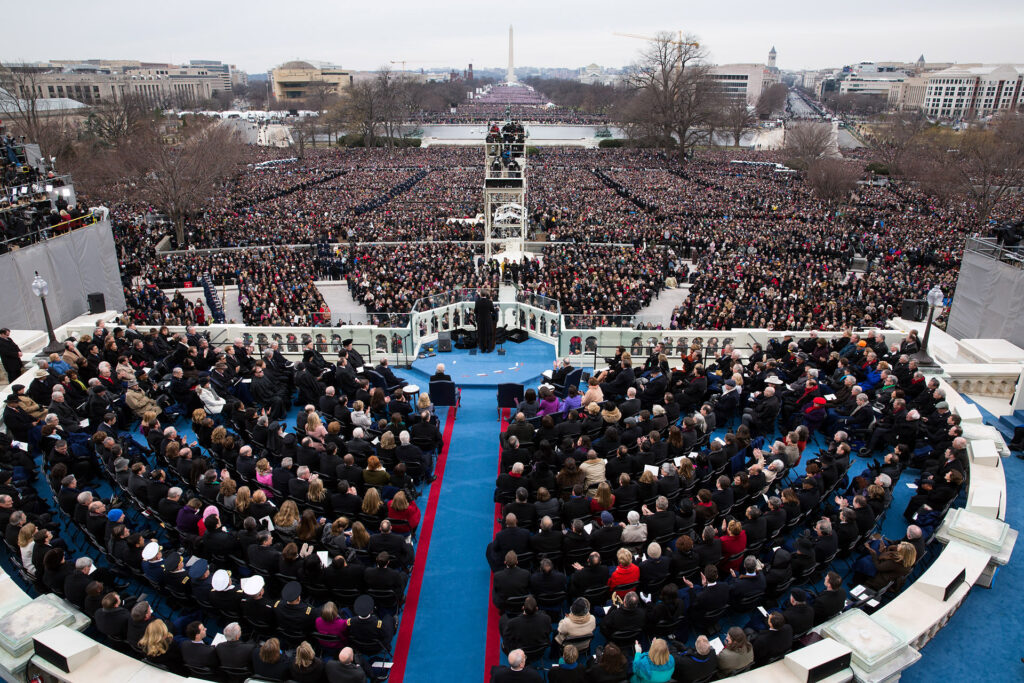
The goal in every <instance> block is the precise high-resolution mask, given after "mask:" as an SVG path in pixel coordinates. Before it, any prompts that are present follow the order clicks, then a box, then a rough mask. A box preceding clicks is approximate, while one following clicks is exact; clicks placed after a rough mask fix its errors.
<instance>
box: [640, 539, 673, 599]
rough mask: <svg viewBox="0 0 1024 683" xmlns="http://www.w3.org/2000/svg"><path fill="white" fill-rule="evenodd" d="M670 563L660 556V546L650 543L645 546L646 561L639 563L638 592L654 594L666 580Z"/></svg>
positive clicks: (654, 542)
mask: <svg viewBox="0 0 1024 683" xmlns="http://www.w3.org/2000/svg"><path fill="white" fill-rule="evenodd" d="M671 565H672V561H671V560H670V559H669V558H668V557H666V556H664V555H662V552H661V544H660V543H658V542H657V541H652V542H651V543H650V544H648V546H647V559H646V560H644V561H643V562H641V563H640V590H642V591H643V592H644V593H654V592H655V589H656V588H658V587H659V586H661V585H663V584H664V583H665V581H666V580H667V579H668V575H669V571H670V569H671Z"/></svg>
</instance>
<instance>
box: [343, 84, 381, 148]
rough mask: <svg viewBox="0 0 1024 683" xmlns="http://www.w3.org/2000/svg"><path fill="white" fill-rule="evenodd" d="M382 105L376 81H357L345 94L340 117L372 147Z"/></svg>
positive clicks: (378, 128)
mask: <svg viewBox="0 0 1024 683" xmlns="http://www.w3.org/2000/svg"><path fill="white" fill-rule="evenodd" d="M383 108H384V103H383V101H382V97H381V93H380V88H379V87H378V84H377V81H376V79H374V80H372V81H357V82H356V83H354V84H352V87H351V88H349V89H348V90H347V91H346V92H345V99H344V101H343V105H342V108H341V115H342V116H343V117H344V119H345V120H346V121H348V122H349V124H350V125H351V126H352V127H353V128H354V129H355V130H358V131H359V132H360V133H361V134H362V136H363V142H364V144H365V145H366V146H367V147H373V145H374V142H375V141H376V138H377V131H379V130H380V126H381V121H382V118H383Z"/></svg>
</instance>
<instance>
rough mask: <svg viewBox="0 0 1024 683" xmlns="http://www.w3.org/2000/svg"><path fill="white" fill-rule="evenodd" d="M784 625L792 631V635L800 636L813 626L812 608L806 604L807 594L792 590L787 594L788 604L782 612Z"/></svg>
mask: <svg viewBox="0 0 1024 683" xmlns="http://www.w3.org/2000/svg"><path fill="white" fill-rule="evenodd" d="M782 616H783V617H784V618H785V619H786V623H787V624H789V626H790V627H791V628H792V629H793V635H802V634H804V633H806V632H807V631H810V630H811V627H813V626H814V608H813V607H811V606H810V605H809V604H807V592H806V591H805V590H804V589H802V588H794V589H793V590H791V591H790V593H789V604H788V605H786V608H785V609H784V610H782Z"/></svg>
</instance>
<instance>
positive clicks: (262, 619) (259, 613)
mask: <svg viewBox="0 0 1024 683" xmlns="http://www.w3.org/2000/svg"><path fill="white" fill-rule="evenodd" d="M240 583H241V586H242V592H243V593H245V599H244V600H242V614H244V615H245V618H246V620H247V621H249V622H250V623H251V624H254V625H255V624H269V625H270V626H273V625H274V608H273V607H272V606H271V604H270V601H269V600H267V597H266V594H265V592H264V584H265V581H264V579H263V577H262V576H260V575H259V574H257V575H255V576H250V577H248V578H246V579H242V580H241V582H240Z"/></svg>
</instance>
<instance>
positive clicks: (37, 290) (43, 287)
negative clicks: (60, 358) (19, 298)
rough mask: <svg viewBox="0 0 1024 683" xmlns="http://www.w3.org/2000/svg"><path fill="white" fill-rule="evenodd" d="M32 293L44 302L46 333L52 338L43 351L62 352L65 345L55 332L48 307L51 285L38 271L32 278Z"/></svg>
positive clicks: (49, 352) (46, 352) (48, 352)
mask: <svg viewBox="0 0 1024 683" xmlns="http://www.w3.org/2000/svg"><path fill="white" fill-rule="evenodd" d="M32 293H33V294H35V295H36V296H38V297H39V300H40V301H42V302H43V318H45V319H46V334H47V336H48V337H49V338H50V343H49V344H47V346H46V348H45V349H43V353H45V354H46V355H50V354H51V353H60V351H61V349H63V348H64V347H63V346H62V345H61V344H60V343H59V342H58V341H57V337H55V336H54V334H53V323H51V322H50V310H49V309H48V308H47V307H46V295H47V294H49V293H50V285H49V284H47V282H46V280H44V279H43V277H42V276H41V275H40V274H39V271H38V270H37V271H36V276H35V278H34V279H33V280H32Z"/></svg>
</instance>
